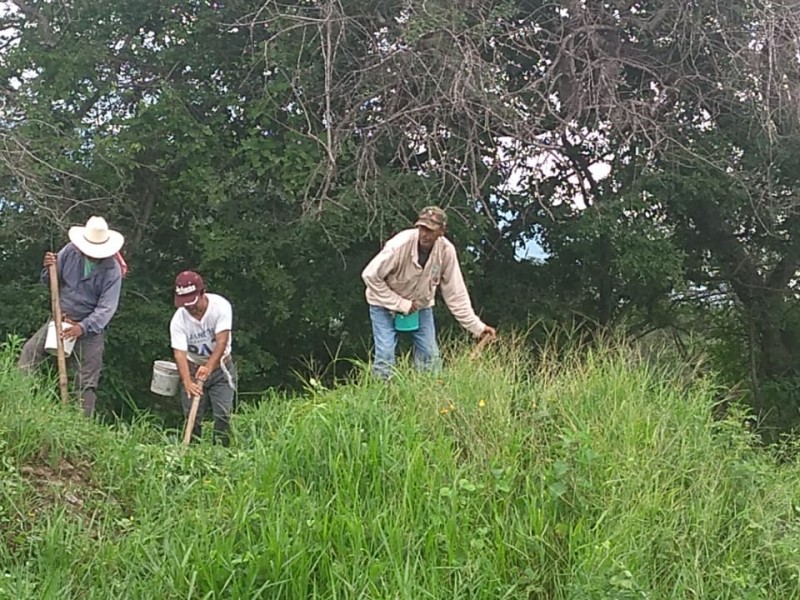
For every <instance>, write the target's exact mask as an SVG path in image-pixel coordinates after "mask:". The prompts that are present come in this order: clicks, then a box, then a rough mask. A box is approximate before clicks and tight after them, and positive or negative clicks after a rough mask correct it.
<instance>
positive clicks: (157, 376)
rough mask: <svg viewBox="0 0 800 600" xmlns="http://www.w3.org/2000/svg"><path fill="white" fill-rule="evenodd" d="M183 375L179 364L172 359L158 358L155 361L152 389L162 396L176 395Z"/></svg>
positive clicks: (151, 382) (151, 381)
mask: <svg viewBox="0 0 800 600" xmlns="http://www.w3.org/2000/svg"><path fill="white" fill-rule="evenodd" d="M180 381H181V376H180V375H179V374H178V365H176V364H175V363H174V362H172V361H170V360H157V361H155V362H154V363H153V379H151V380H150V391H151V392H153V393H155V394H158V395H160V396H174V395H175V394H176V393H177V391H178V384H179V383H180Z"/></svg>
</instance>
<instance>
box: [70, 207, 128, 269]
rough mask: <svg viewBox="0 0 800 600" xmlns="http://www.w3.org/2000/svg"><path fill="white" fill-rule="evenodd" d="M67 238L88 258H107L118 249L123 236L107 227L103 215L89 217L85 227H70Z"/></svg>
mask: <svg viewBox="0 0 800 600" xmlns="http://www.w3.org/2000/svg"><path fill="white" fill-rule="evenodd" d="M69 240H70V241H71V242H72V243H73V244H75V246H76V247H77V248H78V250H80V251H81V253H82V254H85V255H86V256H88V257H89V258H97V259H101V258H108V257H110V256H114V255H115V254H116V253H117V252H119V251H120V249H121V248H122V245H123V244H124V243H125V238H124V237H123V236H122V234H121V233H120V232H118V231H114V230H113V229H109V228H108V223H106V220H105V219H104V218H103V217H90V218H89V220H88V221H86V226H85V227H78V226H76V227H70V229H69Z"/></svg>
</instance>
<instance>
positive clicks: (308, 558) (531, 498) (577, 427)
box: [0, 345, 800, 600]
mask: <svg viewBox="0 0 800 600" xmlns="http://www.w3.org/2000/svg"><path fill="white" fill-rule="evenodd" d="M716 391H717V390H715V389H714V387H713V384H712V382H710V381H707V380H704V379H702V378H699V377H697V376H695V375H693V373H692V371H691V369H690V365H683V364H676V363H674V362H673V361H671V360H668V359H665V358H664V357H659V356H653V355H652V354H648V355H647V356H646V357H645V356H642V355H640V354H639V353H637V352H636V351H635V350H634V349H631V348H628V347H625V346H624V345H623V346H620V347H617V348H608V349H605V350H598V351H594V352H589V353H583V354H582V355H580V356H579V355H578V354H573V355H568V356H566V357H564V356H561V357H559V358H558V360H556V358H555V355H548V354H547V353H545V355H544V357H540V358H539V359H537V360H536V362H535V363H534V362H533V359H532V358H531V357H530V356H528V355H527V354H525V353H524V352H523V351H522V350H520V347H519V346H515V345H508V346H501V347H499V348H495V349H492V350H490V351H489V352H486V353H485V354H484V355H483V356H482V357H481V358H479V359H478V360H475V361H471V360H470V359H469V358H468V357H467V356H466V355H465V354H456V355H454V356H453V357H451V358H450V359H449V360H448V366H447V368H446V369H445V370H444V371H443V372H441V373H440V374H438V375H431V374H418V373H415V372H413V371H410V370H406V369H401V371H400V372H399V373H398V375H397V377H395V378H394V379H393V380H392V381H391V382H390V383H389V384H382V383H379V382H376V381H373V380H372V379H371V378H370V377H369V376H368V375H366V374H365V375H363V376H361V377H360V378H359V379H358V380H357V381H354V382H352V383H350V384H348V385H342V386H340V387H337V388H336V389H333V390H326V389H323V388H322V387H321V386H319V385H316V384H315V385H309V387H308V392H307V393H306V394H305V395H304V396H302V397H293V398H286V397H280V396H275V397H271V398H265V399H264V401H263V402H262V403H261V404H260V405H259V406H258V407H257V408H251V409H244V410H242V411H241V412H240V413H239V414H237V415H236V417H235V441H234V445H233V447H232V448H231V449H223V448H221V447H215V446H212V445H211V444H210V443H208V441H206V442H204V443H203V444H201V445H198V446H193V447H191V448H190V449H189V450H188V451H186V452H185V453H184V452H182V451H181V449H180V448H179V447H178V445H177V443H176V441H175V440H176V436H175V432H171V433H170V432H162V431H160V430H158V429H156V428H155V427H153V426H151V425H150V424H148V423H147V422H146V421H140V422H137V423H134V424H133V425H123V424H120V425H118V426H114V427H108V426H104V425H99V424H96V423H92V422H87V421H86V420H85V419H83V418H82V417H81V415H80V413H79V410H78V409H77V408H76V407H66V408H65V407H62V406H60V405H59V404H58V402H57V399H56V398H55V396H54V394H53V393H52V392H50V391H48V388H47V387H46V386H44V385H43V384H42V383H41V382H38V383H37V382H31V381H29V380H26V379H24V378H23V377H21V376H20V375H19V374H17V373H16V371H15V370H14V369H13V356H12V353H11V352H8V351H6V352H5V353H3V354H0V457H2V458H0V539H1V540H2V541H3V542H4V543H3V544H0V598H6V597H7V598H15V599H16V598H64V599H67V598H70V599H72V598H86V599H89V598H97V599H101V598H102V599H107V598H116V599H123V598H125V599H127V598H131V599H133V598H136V599H143V598H159V599H160V598H293V599H294V598H298V599H300V598H330V599H337V598H376V599H377V598H381V599H383V598H402V599H414V600H417V599H424V598H435V599H437V600H438V599H442V598H487V599H488V598H491V599H499V598H515V599H516V598H553V599H561V598H564V599H567V598H568V599H592V598H597V599H601V598H602V599H606V598H615V599H625V598H652V599H664V598H714V599H719V598H731V599H734V598H736V599H741V598H792V597H800V581H799V580H798V577H800V514H799V513H800V466H798V464H797V463H795V462H791V461H783V462H781V463H778V461H776V460H775V459H774V458H773V457H772V456H771V455H770V454H769V453H767V452H766V451H765V450H762V449H758V448H757V447H756V445H755V444H754V440H753V439H752V438H751V437H750V434H749V433H748V432H747V431H746V430H745V429H744V428H743V427H742V426H741V419H740V418H738V417H736V416H734V417H731V418H729V419H728V420H722V421H719V420H717V421H715V420H713V419H712V417H711V414H712V403H713V398H714V397H715V395H716Z"/></svg>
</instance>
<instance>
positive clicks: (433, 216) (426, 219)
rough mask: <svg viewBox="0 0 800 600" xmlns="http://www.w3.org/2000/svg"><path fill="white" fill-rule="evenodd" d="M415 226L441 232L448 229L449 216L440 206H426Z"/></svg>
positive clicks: (420, 212)
mask: <svg viewBox="0 0 800 600" xmlns="http://www.w3.org/2000/svg"><path fill="white" fill-rule="evenodd" d="M414 225H415V226H416V225H422V226H423V227H427V228H428V229H430V230H431V231H439V230H440V229H444V228H445V227H447V214H446V213H445V212H444V211H443V210H442V209H441V208H439V207H438V206H426V207H425V208H423V209H422V210H421V211H419V217H418V218H417V222H416V223H414Z"/></svg>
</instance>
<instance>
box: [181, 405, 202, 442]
mask: <svg viewBox="0 0 800 600" xmlns="http://www.w3.org/2000/svg"><path fill="white" fill-rule="evenodd" d="M199 407H200V396H199V395H197V396H194V397H193V398H192V407H191V408H190V409H189V416H188V417H187V418H186V429H184V430H183V445H184V446H188V445H189V442H190V441H192V430H193V429H194V422H195V420H196V419H197V409H198V408H199Z"/></svg>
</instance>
